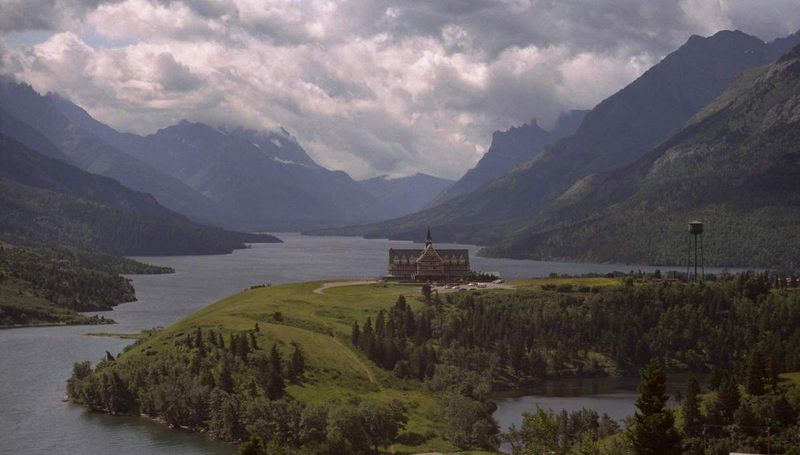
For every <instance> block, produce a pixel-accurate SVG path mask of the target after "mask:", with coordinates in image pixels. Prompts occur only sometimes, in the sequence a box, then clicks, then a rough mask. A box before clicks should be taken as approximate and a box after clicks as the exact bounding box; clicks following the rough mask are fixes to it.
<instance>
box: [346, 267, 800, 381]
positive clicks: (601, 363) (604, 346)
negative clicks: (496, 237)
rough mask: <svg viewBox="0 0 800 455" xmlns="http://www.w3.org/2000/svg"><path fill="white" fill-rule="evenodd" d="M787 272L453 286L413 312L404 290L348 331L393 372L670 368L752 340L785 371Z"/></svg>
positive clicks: (790, 327) (796, 355) (506, 375)
mask: <svg viewBox="0 0 800 455" xmlns="http://www.w3.org/2000/svg"><path fill="white" fill-rule="evenodd" d="M786 282H787V281H786V279H781V280H777V279H775V278H774V277H773V276H771V275H770V274H768V273H752V272H746V273H742V274H738V275H723V276H720V277H718V279H716V281H714V282H706V283H705V284H695V285H692V284H686V283H681V282H677V281H660V280H659V281H643V282H641V283H637V282H634V280H633V279H626V280H623V282H622V284H621V285H620V286H614V287H607V288H587V289H583V287H581V286H576V287H573V286H560V287H556V288H555V289H548V290H524V289H523V290H519V291H516V292H510V293H497V292H491V293H480V292H474V293H469V294H464V293H451V294H447V295H446V296H445V299H444V301H442V299H438V298H434V299H431V300H430V304H429V305H427V306H426V307H424V308H422V309H420V310H419V311H417V312H412V311H411V310H410V308H409V307H408V305H407V304H406V303H405V301H404V300H402V299H401V300H399V301H398V302H397V303H396V304H395V306H394V307H393V308H391V309H390V310H388V311H386V312H382V313H380V314H379V315H378V317H377V318H376V320H375V322H374V323H373V321H372V320H369V319H368V320H367V321H366V322H365V323H364V326H363V327H359V326H358V325H357V324H356V325H354V327H353V342H354V345H356V346H358V348H359V349H361V350H362V351H363V352H364V353H365V354H366V355H367V357H369V358H370V359H371V360H373V361H375V363H376V364H378V365H380V366H382V367H384V368H387V369H393V370H395V372H396V373H397V374H398V376H401V377H402V376H413V377H417V378H420V379H422V378H424V377H430V376H431V374H432V371H431V370H432V368H431V363H432V364H433V365H434V366H435V365H436V364H438V363H441V362H449V363H453V364H456V365H458V366H460V367H462V368H466V369H468V370H473V371H481V372H490V373H491V374H492V375H493V377H494V378H495V381H496V385H500V384H501V383H502V384H506V385H510V386H520V385H524V384H527V383H530V382H533V381H536V380H538V379H542V378H546V377H557V376H595V375H603V374H607V373H608V372H609V370H614V369H616V370H618V371H621V372H623V373H633V372H635V371H637V370H638V368H639V367H641V366H642V365H644V364H645V363H646V362H647V361H648V360H649V359H650V358H651V357H658V358H661V359H664V360H665V362H666V365H667V367H668V368H670V369H671V370H689V371H697V372H709V371H712V370H715V369H721V370H730V369H731V368H734V367H735V366H736V365H737V363H738V362H740V361H742V360H743V359H745V358H747V356H748V355H750V353H751V352H752V351H753V350H759V351H760V352H762V353H764V355H765V356H766V359H765V362H766V364H767V365H768V366H769V368H771V369H772V370H774V371H776V372H782V371H794V370H797V369H800V292H798V291H797V290H794V289H788V288H786V286H785V285H783V284H780V283H786ZM406 362H407V363H406ZM423 367H424V368H423ZM433 369H434V370H435V368H433Z"/></svg>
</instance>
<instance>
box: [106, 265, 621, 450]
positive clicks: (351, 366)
mask: <svg viewBox="0 0 800 455" xmlns="http://www.w3.org/2000/svg"><path fill="white" fill-rule="evenodd" d="M324 283H325V282H321V281H318V282H307V283H295V284H286V285H280V286H272V287H261V288H255V289H248V290H245V291H242V292H240V293H238V294H235V295H232V296H230V297H228V298H225V299H223V300H221V301H219V302H217V303H215V304H212V305H210V306H208V307H206V308H204V309H202V310H200V311H198V312H196V313H194V314H192V315H190V316H189V317H187V318H186V319H184V320H182V321H180V322H178V323H176V324H174V325H172V326H170V327H168V328H167V329H165V330H163V331H161V332H157V333H156V334H154V335H152V336H151V337H150V338H148V339H147V341H146V342H144V343H141V344H139V345H137V346H136V347H134V348H132V349H130V350H129V351H127V352H126V353H125V354H123V355H122V356H121V357H120V358H119V360H118V361H120V362H124V361H126V359H130V358H132V357H134V356H140V355H144V353H145V352H147V353H148V354H149V355H153V353H157V352H159V351H162V350H166V349H171V348H170V346H172V345H173V340H174V339H175V338H178V337H183V336H185V335H186V334H187V333H190V332H191V331H193V330H194V329H195V328H196V327H202V328H214V329H217V330H221V331H222V332H224V333H228V332H231V331H246V330H252V329H253V328H254V326H255V324H256V323H258V325H259V328H260V332H259V336H258V342H259V346H261V347H262V349H268V348H269V346H270V345H271V344H272V343H274V342H277V343H278V345H279V347H280V349H281V351H282V353H283V354H284V356H286V355H288V354H289V352H290V350H291V344H292V343H297V344H298V345H300V347H301V349H302V350H303V353H304V354H305V356H306V361H307V364H308V366H309V370H310V371H309V372H308V373H307V375H306V381H304V383H303V384H301V385H296V384H295V385H290V386H289V387H288V388H287V391H288V393H289V394H290V395H291V396H292V397H294V398H296V399H299V400H301V401H304V402H306V403H311V404H314V403H323V402H325V401H328V400H331V399H334V398H339V399H342V398H345V397H348V396H358V397H360V398H363V399H374V400H379V401H384V400H386V401H388V400H391V399H395V398H396V399H399V400H401V401H403V402H404V403H405V404H406V405H407V406H408V409H409V418H410V420H409V423H408V425H407V426H406V430H405V433H406V435H405V439H404V438H402V437H401V440H405V441H407V442H408V443H407V444H402V443H401V444H395V445H394V446H392V447H391V450H392V451H394V452H397V453H419V452H430V451H443V452H448V451H453V450H455V448H454V447H453V446H452V445H451V444H450V443H448V442H447V441H445V440H443V439H441V437H438V436H437V437H435V438H433V439H430V440H428V441H424V442H418V443H414V442H411V441H413V440H414V439H415V437H417V438H418V439H419V440H422V439H424V438H419V436H422V435H425V433H426V432H427V431H428V430H430V429H433V430H435V431H436V433H437V434H441V430H442V423H441V421H440V419H439V416H438V410H437V407H438V402H437V398H436V396H434V395H432V394H430V393H428V392H426V391H424V390H421V388H420V387H419V383H415V382H410V381H403V380H399V379H397V378H395V377H394V376H393V375H392V374H391V373H390V372H388V371H385V370H382V369H380V368H378V367H376V366H374V365H373V364H372V362H370V361H369V360H368V359H367V358H366V357H364V356H363V355H362V354H361V353H360V352H358V351H357V350H355V349H353V348H352V347H351V346H350V341H349V339H350V330H351V327H352V324H353V322H354V321H359V323H362V322H363V321H364V320H365V319H366V318H367V317H368V316H371V317H372V318H373V319H374V317H375V316H376V315H377V313H378V311H379V310H380V309H386V308H389V307H390V306H391V305H392V304H394V302H395V301H396V300H397V297H398V296H399V295H404V296H406V298H407V300H408V302H409V304H410V305H411V306H412V307H415V308H416V307H419V306H421V305H423V303H422V302H421V301H420V300H418V299H417V298H416V297H417V296H419V295H420V288H419V287H418V286H415V285H402V284H384V283H373V284H366V285H357V286H341V287H330V288H327V289H325V290H324V291H322V293H318V292H314V290H316V289H318V288H320V287H321V286H322V285H323V284H324ZM512 284H514V285H516V286H517V287H518V288H519V289H528V290H541V286H542V285H545V284H572V285H574V286H581V285H587V286H611V285H617V284H619V280H616V279H610V278H579V279H574V278H572V279H567V278H545V279H536V280H522V281H515V282H512ZM480 292H482V293H483V292H499V293H504V292H515V291H513V290H481V291H480ZM276 312H280V313H281V320H280V321H276V320H275V318H274V316H273V315H274V314H275V313H276Z"/></svg>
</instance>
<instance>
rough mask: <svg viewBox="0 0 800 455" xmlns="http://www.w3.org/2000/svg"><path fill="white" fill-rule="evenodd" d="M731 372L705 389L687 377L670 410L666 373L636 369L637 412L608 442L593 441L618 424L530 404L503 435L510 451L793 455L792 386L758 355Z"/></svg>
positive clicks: (799, 390)
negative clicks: (771, 372) (638, 377)
mask: <svg viewBox="0 0 800 455" xmlns="http://www.w3.org/2000/svg"><path fill="white" fill-rule="evenodd" d="M736 371H737V372H736V373H734V372H728V373H726V374H723V375H721V376H715V377H712V378H711V380H710V384H709V386H710V388H709V390H708V392H707V393H703V391H702V389H701V387H700V384H699V383H698V381H697V380H696V379H695V378H693V377H692V378H690V379H689V381H688V384H687V387H686V390H685V392H684V393H683V394H681V396H678V397H675V401H677V402H678V403H679V405H678V406H677V407H674V408H669V407H668V402H669V399H670V397H669V395H668V394H667V389H666V374H665V373H664V370H663V368H662V366H661V364H660V362H659V361H658V360H657V359H655V358H654V359H651V361H650V362H649V363H648V364H647V365H646V366H645V367H643V368H642V370H641V382H640V384H639V398H638V400H637V401H636V413H635V415H633V416H632V417H630V418H629V419H626V429H625V431H624V432H622V433H621V434H618V435H617V436H616V437H615V438H614V439H613V440H612V441H613V442H610V441H604V443H603V444H600V442H599V441H600V440H601V439H603V438H605V437H607V436H609V435H613V434H616V433H619V432H620V427H619V426H618V425H617V424H616V423H615V422H613V421H612V420H610V419H608V418H607V417H602V418H600V419H598V417H597V413H596V412H594V411H589V410H585V409H584V410H582V411H579V412H575V413H570V414H567V413H566V412H562V413H561V414H560V415H559V414H556V413H554V412H552V411H550V410H544V409H540V408H537V409H536V410H535V412H532V413H525V414H524V415H523V421H522V425H521V426H520V427H519V428H517V427H512V428H511V429H510V430H509V431H508V432H506V433H504V434H503V435H502V437H503V440H504V441H505V442H507V443H508V444H509V445H510V447H511V453H512V454H513V455H517V454H520V455H522V454H528V453H550V454H555V455H568V454H597V455H600V454H607V455H616V454H629V453H633V454H665V455H666V454H675V455H677V454H690V455H727V454H728V453H787V454H790V453H797V448H798V434H800V424H798V417H797V416H798V413H800V400H798V396H800V395H798V394H800V386H798V383H797V382H794V381H778V380H777V378H771V377H770V375H769V373H768V372H767V370H766V368H765V367H764V363H763V360H762V359H760V358H759V357H758V355H752V356H750V357H749V358H748V359H747V360H745V361H743V362H742V363H741V364H740V365H739V366H738V367H737V368H736Z"/></svg>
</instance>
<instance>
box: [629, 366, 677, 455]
mask: <svg viewBox="0 0 800 455" xmlns="http://www.w3.org/2000/svg"><path fill="white" fill-rule="evenodd" d="M666 383H667V376H666V375H665V374H664V371H663V370H662V369H661V365H660V364H659V362H658V359H655V358H653V359H651V360H650V363H648V364H647V365H646V366H645V367H644V368H643V369H642V371H641V382H640V383H639V399H637V400H636V408H637V412H636V415H635V416H634V424H633V426H632V427H631V429H630V430H629V435H630V439H631V443H632V446H633V451H634V453H635V454H636V455H670V454H679V453H681V441H680V436H679V435H678V432H677V431H676V430H675V425H674V417H673V416H672V412H670V411H669V410H668V409H666V408H665V405H666V403H667V400H668V399H669V396H668V395H667V385H666Z"/></svg>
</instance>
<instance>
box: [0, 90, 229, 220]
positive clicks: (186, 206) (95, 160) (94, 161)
mask: <svg viewBox="0 0 800 455" xmlns="http://www.w3.org/2000/svg"><path fill="white" fill-rule="evenodd" d="M68 107H69V109H67V108H68ZM0 108H1V109H2V110H3V111H4V112H5V113H6V114H8V115H10V116H12V117H14V118H15V119H16V120H18V121H20V122H22V123H24V124H26V125H28V126H30V127H31V128H33V129H34V130H35V131H37V132H38V133H39V134H40V135H41V136H42V137H44V138H46V139H47V140H48V141H49V142H50V143H51V144H52V145H53V146H55V148H56V149H58V150H59V151H60V152H61V154H62V155H63V156H66V158H67V159H68V161H69V162H70V163H71V164H74V165H76V166H78V167H79V168H81V169H83V170H85V171H88V172H91V173H94V174H99V175H104V176H107V177H111V178H113V179H115V180H117V181H119V182H120V183H122V184H123V185H125V186H127V187H129V188H131V189H133V190H137V191H145V192H148V193H152V194H153V195H155V197H156V198H157V199H158V200H159V202H161V203H162V204H164V205H165V206H166V207H169V208H171V209H173V210H176V211H179V212H180V213H183V214H186V215H188V216H191V217H194V218H198V219H203V218H211V217H213V213H214V208H213V206H212V204H211V203H210V201H208V200H207V199H206V198H204V197H203V196H202V195H201V194H198V193H197V192H195V191H193V190H192V189H191V188H189V187H187V186H186V185H184V184H182V183H181V182H180V181H178V180H176V179H174V178H172V177H170V176H169V175H167V174H164V173H162V172H161V171H159V170H157V169H155V168H153V167H151V166H148V165H147V164H145V163H143V162H141V161H140V160H137V159H136V158H134V157H132V156H130V155H128V154H126V153H124V152H122V151H120V150H119V149H117V148H115V147H114V146H113V145H111V144H109V143H108V142H107V141H104V140H103V139H102V138H100V137H98V136H97V135H96V134H95V133H94V132H93V131H91V130H89V129H86V128H84V127H83V126H82V125H81V124H80V123H79V122H76V121H74V120H73V115H76V112H78V111H83V110H82V109H80V108H78V107H77V106H75V105H72V104H71V103H68V104H67V103H66V102H65V101H64V100H63V99H60V98H58V97H55V96H53V95H49V96H42V95H40V94H38V93H37V92H35V91H34V90H33V89H32V88H31V87H30V86H29V85H27V84H22V83H17V82H15V81H13V80H11V79H9V78H7V77H0ZM65 112H68V113H71V114H73V115H67V114H65ZM83 113H84V114H85V115H86V116H88V114H86V113H85V111H83ZM6 125H8V124H6ZM4 133H5V134H7V135H8V136H10V137H13V138H15V139H17V140H20V141H21V142H28V141H27V140H26V138H24V137H18V136H17V132H16V129H12V128H10V127H8V126H7V127H5V128H4ZM28 145H29V146H34V145H33V144H31V143H30V142H28ZM34 148H35V149H37V150H38V149H40V148H41V144H40V146H39V147H34ZM42 152H43V153H48V151H47V150H42ZM48 154H49V155H51V156H52V155H53V154H52V153H48ZM209 214H211V215H212V216H208V215H209Z"/></svg>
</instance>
